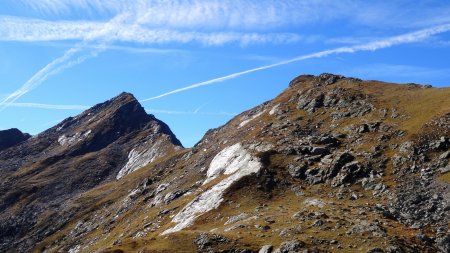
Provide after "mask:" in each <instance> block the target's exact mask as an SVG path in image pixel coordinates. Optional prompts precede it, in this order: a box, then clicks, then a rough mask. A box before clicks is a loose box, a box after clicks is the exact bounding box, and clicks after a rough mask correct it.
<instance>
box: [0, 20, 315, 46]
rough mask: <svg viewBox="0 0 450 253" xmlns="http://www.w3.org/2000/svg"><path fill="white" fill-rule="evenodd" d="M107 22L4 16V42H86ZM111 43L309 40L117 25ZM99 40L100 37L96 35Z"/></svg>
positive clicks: (1, 36) (1, 27) (0, 36)
mask: <svg viewBox="0 0 450 253" xmlns="http://www.w3.org/2000/svg"><path fill="white" fill-rule="evenodd" d="M106 25H107V23H102V22H86V21H45V20H39V19H24V18H17V17H0V40H4V41H25V42H34V41H61V40H83V39H85V38H86V37H89V36H92V34H97V33H98V31H102V30H104V28H103V27H105V26H106ZM115 25H116V27H114V29H113V30H114V32H111V33H110V34H109V38H108V40H110V41H122V42H137V43H143V44H166V43H173V42H175V43H191V42H195V43H200V44H204V45H222V44H226V43H238V44H242V45H248V44H253V43H292V42H297V41H300V40H306V38H305V39H304V38H302V37H301V36H299V35H297V34H292V33H255V32H252V33H242V32H197V31H178V30H172V29H147V28H144V27H141V26H138V25H136V24H117V23H116V24H115ZM95 36H96V37H99V36H98V35H95Z"/></svg>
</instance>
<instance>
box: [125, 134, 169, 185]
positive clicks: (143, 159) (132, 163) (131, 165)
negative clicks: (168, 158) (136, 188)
mask: <svg viewBox="0 0 450 253" xmlns="http://www.w3.org/2000/svg"><path fill="white" fill-rule="evenodd" d="M161 143H162V141H161V140H158V141H156V142H155V143H154V144H153V145H152V146H151V147H150V148H148V149H146V150H143V151H138V150H137V149H136V148H134V149H132V150H131V151H130V153H129V154H128V162H127V163H126V164H125V166H123V167H122V169H120V171H119V173H117V176H116V179H120V178H121V177H123V176H125V175H127V174H129V173H131V172H133V171H136V170H138V169H140V168H142V167H144V166H145V165H147V164H149V163H151V162H153V161H154V160H156V159H157V158H159V157H160V156H161V155H162V153H164V152H162V151H163V150H161V148H162V147H161Z"/></svg>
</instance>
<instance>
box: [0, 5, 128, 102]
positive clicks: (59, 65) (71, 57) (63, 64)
mask: <svg viewBox="0 0 450 253" xmlns="http://www.w3.org/2000/svg"><path fill="white" fill-rule="evenodd" d="M128 17H129V14H128V13H123V14H120V15H117V16H116V17H114V18H113V19H111V20H110V21H109V22H108V23H106V24H105V25H104V26H103V28H102V29H100V30H98V31H94V32H91V33H89V34H88V35H87V36H86V38H85V39H84V40H83V41H82V42H80V43H78V44H77V45H75V46H74V47H72V48H70V49H68V50H67V51H66V52H65V53H64V54H63V55H62V56H60V57H58V58H56V59H55V60H53V61H51V62H50V63H48V64H47V65H46V66H45V67H43V68H42V69H40V70H39V71H38V72H36V73H35V74H34V75H33V76H32V77H31V78H30V79H28V81H26V82H25V83H24V84H23V85H22V86H21V87H20V88H19V89H18V90H16V91H14V92H13V93H11V94H10V95H9V96H8V97H6V98H5V99H3V100H2V101H0V111H2V110H4V109H5V108H6V107H8V106H9V105H11V104H12V103H14V102H15V101H16V100H17V99H19V98H20V97H22V96H23V95H25V94H27V93H28V92H30V91H31V90H33V89H35V88H36V87H38V86H39V85H40V84H42V82H44V81H45V80H46V79H47V78H48V77H50V76H52V75H56V74H58V73H59V72H61V71H63V70H64V69H67V68H70V67H72V66H75V65H78V64H80V63H82V62H84V61H85V60H87V59H89V58H93V57H96V56H97V55H98V54H99V53H100V52H102V51H104V50H105V49H106V46H107V44H108V42H109V40H108V39H107V35H108V34H109V33H111V32H112V31H114V29H116V25H117V24H118V23H121V22H123V21H124V19H126V18H128ZM93 40H100V41H101V44H100V46H99V47H96V48H95V49H93V50H92V51H91V52H89V53H84V54H83V53H82V50H83V49H84V48H85V47H86V46H87V45H88V43H89V42H91V41H93ZM77 55H78V56H77Z"/></svg>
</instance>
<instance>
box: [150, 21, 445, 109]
mask: <svg viewBox="0 0 450 253" xmlns="http://www.w3.org/2000/svg"><path fill="white" fill-rule="evenodd" d="M448 31H450V24H446V25H441V26H436V27H431V28H428V29H423V30H419V31H416V32H412V33H407V34H403V35H399V36H395V37H391V38H387V39H382V40H376V41H373V42H369V43H366V44H361V45H356V46H352V47H339V48H335V49H330V50H325V51H320V52H317V53H313V54H308V55H303V56H298V57H295V58H292V59H289V60H285V61H281V62H277V63H274V64H270V65H265V66H261V67H257V68H253V69H249V70H245V71H241V72H236V73H233V74H229V75H226V76H222V77H218V78H214V79H211V80H208V81H204V82H200V83H196V84H192V85H189V86H186V87H182V88H179V89H175V90H172V91H169V92H166V93H163V94H160V95H157V96H154V97H150V98H147V99H143V100H141V101H142V102H146V101H150V100H155V99H159V98H163V97H166V96H169V95H172V94H176V93H180V92H183V91H186V90H191V89H195V88H199V87H202V86H207V85H212V84H217V83H221V82H224V81H226V80H229V79H234V78H237V77H239V76H243V75H246V74H250V73H253V72H257V71H262V70H266V69H271V68H275V67H278V66H282V65H286V64H290V63H293V62H298V61H303V60H307V59H313V58H321V57H326V56H328V55H332V54H342V53H355V52H359V51H375V50H378V49H383V48H388V47H392V46H395V45H400V44H406V43H412V42H417V41H421V40H424V39H426V38H429V37H431V36H433V35H436V34H440V33H445V32H448Z"/></svg>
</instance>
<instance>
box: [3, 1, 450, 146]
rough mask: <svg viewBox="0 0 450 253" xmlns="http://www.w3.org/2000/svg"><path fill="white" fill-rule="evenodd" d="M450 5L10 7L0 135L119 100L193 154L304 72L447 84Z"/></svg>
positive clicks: (6, 21) (187, 3)
mask: <svg viewBox="0 0 450 253" xmlns="http://www.w3.org/2000/svg"><path fill="white" fill-rule="evenodd" d="M449 58H450V1H442V0H440V1H432V0H428V1H419V3H416V1H406V0H397V1H354V0H340V1H325V0H314V1H300V0H295V1H290V0H286V1H267V0H259V1H254V0H247V1H240V0H230V1H227V0H222V1H219V0H217V1H215V0H214V1H213V0H212V1H206V0H205V1H175V0H167V1H156V0H136V1H122V0H39V1H37V0H2V1H1V2H0V129H7V128H12V127H17V128H19V129H21V130H23V131H25V132H29V133H31V134H37V133H39V132H41V131H43V130H45V129H47V128H49V127H51V126H53V125H55V124H57V123H58V122H60V121H62V120H63V119H64V118H67V117H69V116H73V115H77V114H79V113H80V112H81V111H82V110H83V109H84V108H86V107H88V106H92V105H94V104H96V103H99V102H102V101H104V100H107V99H109V98H111V97H113V96H115V95H117V94H119V93H120V92H121V91H128V92H131V93H133V94H134V95H135V96H136V97H137V98H138V99H139V100H140V101H141V102H142V105H143V106H144V107H145V109H146V110H147V111H148V112H149V113H152V114H154V115H156V117H158V118H160V119H161V120H163V121H165V122H166V123H168V124H169V126H170V127H171V128H172V130H173V131H174V132H175V134H176V135H177V136H178V137H179V139H180V140H181V141H182V143H183V144H184V145H185V146H192V145H193V144H195V143H196V142H197V141H198V140H199V139H200V138H201V137H202V136H203V134H204V133H205V132H206V130H208V129H209V128H214V127H218V126H220V125H222V124H224V123H226V122H227V121H228V120H230V119H231V118H232V117H233V116H234V115H236V114H237V113H240V112H242V111H244V110H247V109H250V108H252V107H253V106H256V105H258V104H260V103H262V102H264V101H266V100H269V99H272V98H273V97H275V96H276V95H277V94H279V93H280V92H282V91H283V90H284V89H285V88H286V87H287V84H288V83H289V81H290V80H291V79H293V78H294V77H296V76H298V75H300V74H319V73H323V72H332V73H338V74H343V75H346V76H353V77H358V78H362V79H377V80H383V81H392V82H399V83H408V82H415V83H424V84H433V85H434V86H436V87H448V86H449V85H450V81H449V80H450V61H449V60H448V59H449Z"/></svg>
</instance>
